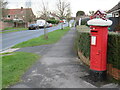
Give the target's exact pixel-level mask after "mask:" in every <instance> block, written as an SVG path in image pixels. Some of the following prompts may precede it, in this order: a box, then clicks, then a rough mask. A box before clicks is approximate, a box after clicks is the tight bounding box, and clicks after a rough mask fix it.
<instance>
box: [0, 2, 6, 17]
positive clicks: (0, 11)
mask: <svg viewBox="0 0 120 90" xmlns="http://www.w3.org/2000/svg"><path fill="white" fill-rule="evenodd" d="M7 4H8V2H7V1H5V0H0V17H1V18H3V17H6V15H7V9H6V6H7Z"/></svg>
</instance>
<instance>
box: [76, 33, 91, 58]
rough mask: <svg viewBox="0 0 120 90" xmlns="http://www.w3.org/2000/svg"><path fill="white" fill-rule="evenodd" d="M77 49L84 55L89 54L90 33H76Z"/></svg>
mask: <svg viewBox="0 0 120 90" xmlns="http://www.w3.org/2000/svg"><path fill="white" fill-rule="evenodd" d="M78 49H79V50H80V51H81V52H82V53H83V54H84V56H85V57H89V55H90V34H89V33H87V32H79V34H78Z"/></svg>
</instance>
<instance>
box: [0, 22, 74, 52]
mask: <svg viewBox="0 0 120 90" xmlns="http://www.w3.org/2000/svg"><path fill="white" fill-rule="evenodd" d="M72 22H73V20H72V21H71V22H70V23H72ZM67 25H68V23H66V24H64V27H66V26H67ZM60 28H61V25H60V24H59V25H57V26H55V27H50V28H47V31H48V32H52V31H55V30H57V29H60ZM43 34H44V29H39V30H26V31H19V32H12V33H3V34H2V37H1V35H0V37H1V38H2V41H1V42H2V46H1V47H0V51H4V50H6V49H8V48H10V47H12V46H14V45H16V44H18V43H21V42H23V41H27V40H29V39H32V38H35V37H39V36H40V35H43Z"/></svg>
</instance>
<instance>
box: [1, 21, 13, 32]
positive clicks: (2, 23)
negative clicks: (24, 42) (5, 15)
mask: <svg viewBox="0 0 120 90" xmlns="http://www.w3.org/2000/svg"><path fill="white" fill-rule="evenodd" d="M13 26H14V23H10V22H2V21H0V30H2V29H4V28H6V27H13Z"/></svg>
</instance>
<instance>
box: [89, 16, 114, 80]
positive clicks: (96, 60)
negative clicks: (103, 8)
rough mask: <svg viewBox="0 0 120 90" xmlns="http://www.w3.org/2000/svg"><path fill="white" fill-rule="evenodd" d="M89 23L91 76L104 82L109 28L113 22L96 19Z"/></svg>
mask: <svg viewBox="0 0 120 90" xmlns="http://www.w3.org/2000/svg"><path fill="white" fill-rule="evenodd" d="M87 23H88V25H90V27H91V30H90V32H91V44H90V45H91V46H90V70H91V73H90V74H91V76H93V78H94V79H95V80H103V79H105V74H106V70H107V69H106V67H107V63H106V62H107V61H106V60H107V59H106V57H107V55H106V54H107V39H108V26H110V25H111V24H112V21H110V20H103V19H101V18H95V19H91V20H89V21H88V22H87Z"/></svg>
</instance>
